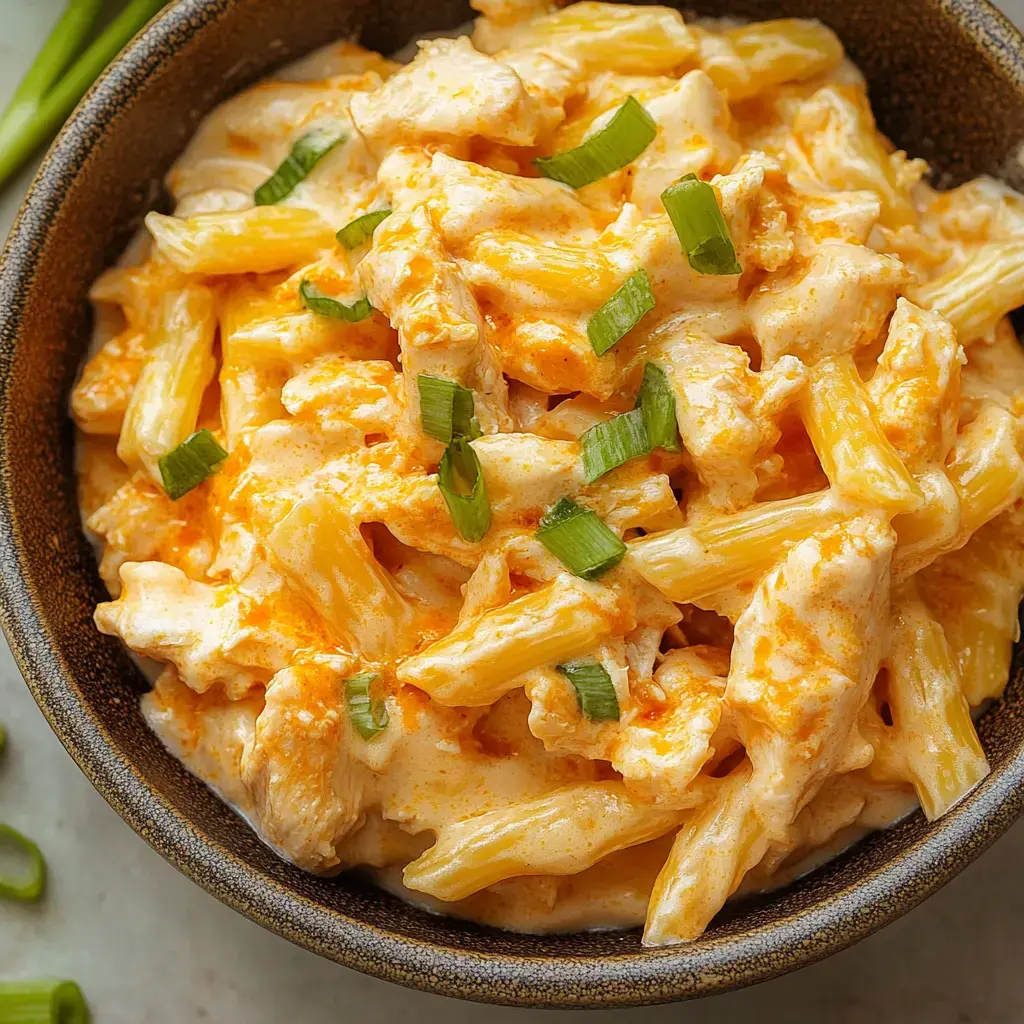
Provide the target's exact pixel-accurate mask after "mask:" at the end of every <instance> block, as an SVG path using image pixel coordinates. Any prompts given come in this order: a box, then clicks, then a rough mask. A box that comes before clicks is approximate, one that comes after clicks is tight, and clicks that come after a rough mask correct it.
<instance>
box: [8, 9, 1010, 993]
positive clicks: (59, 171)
mask: <svg viewBox="0 0 1024 1024" xmlns="http://www.w3.org/2000/svg"><path fill="white" fill-rule="evenodd" d="M686 6H687V7H691V8H692V7H695V8H696V9H697V10H698V11H699V13H702V14H723V13H730V14H735V15H740V16H744V17H748V18H767V17H777V16H780V15H795V16H804V17H819V18H821V19H822V20H823V21H825V22H827V23H828V24H829V25H830V26H831V27H832V28H834V29H835V30H836V31H837V32H838V34H839V36H840V37H841V38H842V39H843V41H844V43H845V44H846V46H847V49H848V51H849V53H850V55H851V56H852V57H853V59H854V60H856V61H857V62H858V63H859V64H860V66H861V68H862V69H863V70H864V72H865V73H866V75H867V78H868V81H869V83H870V85H871V94H872V99H873V102H874V105H875V110H876V111H877V114H878V117H879V121H880V124H881V127H882V129H883V130H884V131H886V132H887V134H889V135H890V137H891V138H893V139H894V141H895V142H896V143H897V144H898V145H900V146H903V147H906V148H907V149H908V150H909V151H910V152H911V153H912V154H913V155H917V156H923V157H925V158H927V159H928V160H929V161H930V162H931V164H932V166H933V168H934V171H935V176H936V180H937V181H938V182H939V183H940V184H943V185H948V184H955V183H956V182H958V181H959V180H962V179H963V178H965V177H969V176H973V175H975V174H978V173H982V172H988V173H994V174H998V175H1000V176H1002V177H1004V178H1005V179H1006V180H1008V181H1010V183H1011V184H1016V185H1017V186H1018V187H1020V186H1021V185H1022V184H1024V170H1022V168H1021V166H1020V164H1019V163H1018V162H1017V160H1016V154H1017V152H1018V147H1019V146H1020V144H1021V143H1022V140H1024V40H1022V38H1021V37H1020V36H1019V35H1018V34H1017V33H1016V32H1015V31H1014V29H1013V28H1012V27H1011V25H1010V24H1009V23H1008V22H1007V21H1006V19H1005V18H1004V17H1002V15H1000V14H999V13H998V12H997V11H996V10H995V9H994V8H993V7H992V6H990V5H989V4H988V3H985V2H982V0H957V2H956V3H953V2H950V0H942V2H940V0H900V3H892V2H887V0H871V2H869V0H840V2H836V3H831V2H828V0H786V2H783V0H778V2H771V0H733V2H731V3H730V4H729V6H728V8H727V9H726V8H725V7H724V6H722V5H720V4H719V3H716V2H713V0H698V2H694V3H689V2H688V3H687V5H686ZM469 15H470V11H469V9H468V7H466V6H465V5H464V4H463V3H462V2H460V0H433V2H432V3H430V4H423V3H414V2H408V0H334V2H332V3H324V2H323V0H287V2H282V0H183V2H180V3H178V4H177V5H175V6H173V7H172V8H170V9H169V10H167V11H166V12H165V13H163V14H162V15H161V16H160V17H159V18H158V19H157V20H156V21H154V22H153V23H152V24H151V25H150V26H149V27H148V28H147V29H146V30H145V31H144V32H143V33H142V34H141V35H140V36H139V37H138V38H137V39H136V40H135V41H134V42H133V43H132V44H131V45H130V46H129V47H128V49H127V50H126V51H125V52H124V53H123V54H122V55H121V56H120V57H119V58H118V60H117V61H116V62H115V63H114V64H113V66H112V67H111V68H110V70H109V71H108V72H107V73H106V75H105V76H104V77H103V79H101V81H100V82H99V83H98V84H97V85H96V86H95V88H94V89H93V90H92V91H91V92H90V93H89V95H88V96H87V97H86V99H85V100H84V101H83V103H82V104H81V106H80V107H79V108H78V110H77V111H76V112H75V114H74V116H73V117H72V118H71V120H70V121H69V122H68V124H67V126H66V127H65V128H64V130H63V131H62V132H61V134H60V136H59V138H58V139H57V141H56V142H55V143H54V145H53V148H52V149H51V150H50V152H49V154H48V155H47V157H46V160H45V161H44V163H43V165H42V167H41V169H40V171H39V174H38V176H37V178H36V180H35V182H34V183H33V185H32V188H31V190H30V192H29V194H28V197H27V199H26V200H25V204H24V206H23V207H22V210H21V213H20V215H19V217H18V220H17V223H16V224H15V227H14V230H13V232H12V234H11V236H10V240H9V241H8V244H7V247H6V249H5V251H4V255H3V260H2V266H0V572H2V577H0V618H2V622H3V628H4V631H5V632H6V634H7V637H8V640H9V641H10V644H11V647H12V648H13V650H14V653H15V656H16V658H17V660H18V664H19V666H20V668H21V671H22V673H23V674H24V676H25V679H26V681H27V683H28V685H29V687H30V689H31V690H32V693H33V695H34V697H35V699H36V700H37V701H38V703H39V706H40V707H41V708H42V710H43V712H44V714H45V715H46V717H47V719H48V720H49V722H50V724H51V726H52V727H53V729H54V731H55V732H56V733H57V735H58V736H59V737H60V739H61V741H62V742H63V743H64V745H65V746H66V747H67V749H68V750H69V752H70V753H71V755H72V756H73V757H74V759H75V760H76V761H77V762H78V764H79V766H80V767H81V769H82V770H83V771H84V772H85V774H86V775H87V776H88V777H89V779H90V780H91V781H92V782H93V784H94V785H95V786H96V788H97V789H98V790H99V791H100V793H102V795H103V796H104V797H105V798H106V800H107V801H108V802H109V803H110V804H111V805H112V806H113V807H114V808H115V810H116V811H117V812H118V813H119V814H120V815H121V816H122V817H123V818H124V819H125V821H127V822H128V824H129V825H131V826H132V828H134V829H135V831H136V832H138V833H139V835H141V836H142V837H143V838H144V839H145V840H146V841H147V842H148V843H150V845H152V846H153V847H154V848H155V849H156V850H157V851H158V852H159V853H160V854H162V855H163V856H164V857H165V858H167V860H169V861H170V862H171V863H172V864H174V865H175V866H176V867H177V868H178V869H180V870H181V871H182V872H184V873H185V874H186V875H188V876H189V877H190V878H191V879H193V881H195V882H196V883H197V884H199V885H201V886H202V887H203V888H205V889H206V890H207V891H209V892H210V893H212V894H213V895H215V896H216V897H217V898H218V899H220V900H222V901H223V902H224V903H226V904H228V905H229V906H231V907H233V908H234V909H236V910H238V911H239V912H241V913H243V914H245V915H247V916H248V917H250V918H252V919H253V920H254V921H257V922H258V923H260V924H262V925H263V926H265V927H267V928H269V929H271V930H273V931H275V932H277V933H279V934H280V935H283V936H285V937H286V938H288V939H290V940H292V941H293V942H296V943H298V944H299V945H301V946H304V947H306V948H307V949H310V950H313V951H314V952H316V953H319V954H321V955H323V956H325V957H328V958H330V959H332V960H335V961H337V962H338V963H341V964H344V965H346V966H348V967H353V968H355V969H357V970H360V971H363V972H365V973H367V974H371V975H375V976H377V977H380V978H385V979H387V980H389V981H394V982H398V983H400V984H403V985H408V986H411V987H415V988H420V989H424V990H427V991H431V992H437V993H441V994H444V995H448V996H458V997H462V998H466V999H477V1000H483V1001H489V1002H495V1003H507V1004H512V1005H530V1006H547V1007H567V1006H573V1007H581V1006H605V1007H608V1006H626V1005H639V1004H646V1003H656V1002H667V1001H671V1000H677V999H685V998H691V997H695V996H701V995H705V994H709V993H713V992H720V991H723V990H727V989H731V988H736V987H739V986H742V985H747V984H753V983H755V982H759V981H764V980H766V979H768V978H772V977H775V976H777V975H780V974H783V973H785V972H787V971H791V970H794V969H796V968H799V967H803V966H805V965H806V964H809V963H812V962H813V961H815V960H819V959H821V958H823V957H826V956H828V955H829V954H831V953H834V952H836V951H837V950H840V949H842V948H844V947H846V946H849V945H851V944H852V943H854V942H856V941H857V940H858V939H861V938H863V937H864V936H866V935H868V934H869V933H870V932H872V931H874V930H876V929H877V928H880V927H882V926H883V925H885V924H887V923H888V922H890V921H892V920H894V919H896V918H898V917H899V916H901V915H902V914H905V913H906V912H907V911H909V910H911V909H912V908H913V907H915V906H916V905H917V904H918V903H920V902H921V901H922V900H923V899H925V897H927V896H928V895H929V894H931V893H933V892H934V891H935V890H936V889H938V888H939V887H940V886H942V885H943V884H944V883H945V882H947V881H948V880H949V879H950V878H952V877H953V876H954V875H955V874H956V873H957V872H958V871H960V870H961V869H962V868H963V867H964V866H965V865H967V864H968V863H969V862H970V861H971V860H972V859H973V858H974V857H976V856H977V855H978V854H979V853H981V852H982V851H983V850H984V849H985V848H986V847H987V846H988V845H989V844H990V843H991V842H992V841H993V840H995V839H996V837H998V836H999V835H1000V834H1001V833H1002V832H1004V831H1005V830H1006V829H1007V828H1008V827H1009V826H1010V824H1011V823H1012V822H1013V821H1014V819H1015V818H1016V817H1017V815H1018V813H1019V812H1020V811H1021V809H1022V805H1024V685H1022V676H1024V672H1022V664H1024V662H1022V659H1021V648H1020V645H1018V650H1017V652H1016V656H1015V663H1014V670H1013V672H1012V676H1011V680H1012V681H1011V684H1010V686H1009V688H1008V690H1007V693H1006V697H1005V699H1004V700H1003V701H1002V702H1000V703H998V704H996V705H995V706H993V707H991V708H990V709H989V710H988V711H987V712H986V713H985V714H984V715H983V716H982V718H981V720H980V723H979V732H980V735H981V739H982V742H983V744H984V746H985V749H986V751H987V753H988V757H989V760H990V762H991V765H992V773H991V775H990V776H989V777H988V778H987V779H986V780H985V782H984V783H983V784H982V785H981V786H980V787H979V788H978V789H977V790H975V791H974V792H973V793H971V795H970V796H969V797H968V798H967V799H966V800H964V801H963V802H962V803H961V804H960V805H958V806H957V807H956V808H955V809H954V810H952V811H951V812H950V813H949V814H947V815H946V816H945V817H944V818H942V819H941V820H940V821H938V822H935V823H933V824H930V825H929V824H928V823H926V822H925V820H924V818H923V817H922V816H921V814H920V813H917V814H915V815H914V816H913V817H911V818H909V819H907V820H905V821H903V822H902V823H901V824H899V825H897V826H895V827H894V828H892V829H890V830H888V831H886V832H882V833H877V834H875V835H872V836H871V837H869V838H867V839H865V840H864V841H862V842H861V843H859V844H858V845H856V846H855V847H854V848H852V849H851V850H849V851H847V852H846V853H845V854H843V855H842V856H840V857H839V858H837V859H836V860H834V861H832V862H831V863H829V864H828V865H826V866H825V867H823V868H820V869H819V870H817V871H815V872H813V873H812V874H810V875H809V876H807V877H805V878H803V879H802V880H800V881H798V882H797V883H795V884H793V885H791V886H789V887H788V888H787V889H785V890H783V891H781V892H779V893H776V894H774V895H771V896H768V897H760V898H758V899H756V900H751V901H745V902H742V903H738V904H731V905H729V906H728V907H727V909H726V911H725V912H723V914H722V915H720V916H719V918H717V919H716V921H715V923H714V924H713V926H712V927H711V928H710V929H709V930H708V932H707V933H706V934H705V935H704V937H703V938H701V939H700V940H698V941H695V942H692V943H690V944H688V945H684V946H676V947H674V948H672V947H670V948H662V949H656V950H644V949H642V948H641V946H640V942H639V934H638V933H637V932H590V933H584V934H573V935H549V936H528V935H518V934H511V933H506V932H501V931H497V930H495V929H489V928H485V927H479V926H475V925H471V924H467V923H464V922H461V921H456V920H454V919H449V918H443V917H437V916H433V915H430V914H428V913H426V912H424V911H421V910H419V909H416V908H415V907H412V906H410V905H408V904H406V903H403V902H400V901H399V900H398V899H396V898H394V897H392V896H390V895H388V894H386V893H385V892H383V891H381V890H379V889H377V888H375V887H373V886H372V885H371V884H370V883H368V882H367V881H365V880H362V879H360V878H359V877H358V876H343V877H341V878H338V879H325V878H318V877H314V876H312V875H309V874H306V873H304V872H302V871H300V870H299V869H297V868H295V867H293V866H292V865H290V864H288V863H285V862H284V861H282V860H280V859H279V858H278V857H277V856H276V855H275V854H274V853H272V852H271V850H270V849H268V848H267V847H266V846H264V845H263V843H262V842H260V841H259V840H258V839H257V838H256V836H255V835H254V834H253V833H252V831H250V829H249V827H248V826H247V825H246V824H245V822H243V821H242V820H241V819H240V818H238V817H237V816H235V814H234V813H233V812H232V811H230V810H229V809H228V808H227V807H225V806H224V805H223V804H222V803H221V802H220V801H219V800H218V799H217V798H216V797H215V796H214V795H213V794H212V793H211V792H210V791H209V790H207V789H206V788H205V787H204V786H202V785H201V784H200V783H199V782H197V781H196V780H195V779H194V778H193V777H192V776H190V775H189V774H188V773H187V772H186V771H185V770H184V768H183V767H182V766H181V765H180V764H179V763H178V762H177V761H176V760H175V759H174V758H172V757H171V756H170V755H169V754H168V753H167V752H166V751H165V750H164V749H163V747H162V746H161V745H160V743H159V742H158V741H157V739H156V737H155V736H154V735H153V734H152V733H151V732H150V731H149V729H148V728H147V727H146V725H145V723H144V722H143V720H142V717H141V715H140V714H139V711H138V701H137V697H138V694H139V693H140V692H141V690H142V688H143V686H144V683H143V679H142V677H141V675H140V674H139V672H138V671H137V670H136V669H135V667H134V666H133V664H132V663H131V661H130V660H129V659H128V656H127V654H126V653H125V651H124V650H123V648H122V647H121V645H120V644H119V643H118V642H116V641H114V640H112V639H111V638H109V637H105V636H101V635H100V634H99V633H98V632H97V631H96V629H95V627H94V626H93V622H92V611H93V608H94V607H95V605H96V603H97V601H99V600H102V599H104V597H105V594H104V591H103V588H102V585H101V583H100V580H99V576H98V574H97V570H96V564H95V560H94V557H93V552H92V550H91V549H90V547H89V545H88V543H87V542H86V540H85V538H84V537H83V535H82V531H81V525H80V521H79V515H78V510H77V506H76V500H75V486H74V481H73V476H72V441H73V430H72V425H71V422H70V420H69V418H68V416H67V413H66V408H67V396H68V390H69V388H70V386H71V384H72V381H73V378H74V376H75V371H76V368H77V366H78V365H79V362H80V360H81V358H82V355H83V353H84V351H85V347H86V344H87V340H88V331H89V309H88V304H87V302H86V291H87V289H88V286H89V284H90V282H91V281H92V280H93V279H94V278H95V277H96V276H97V274H99V273H100V271H101V270H103V269H104V268H105V267H106V266H108V265H109V264H110V263H111V262H112V261H113V260H114V259H115V258H116V257H117V255H118V253H119V252H120V250H121V248H122V247H123V246H124V245H125V243H126V242H127V240H128V238H129V236H130V234H131V233H132V231H133V230H134V229H135V228H136V227H137V226H138V224H139V221H140V218H141V216H142V215H143V214H144V213H145V212H146V210H147V209H149V208H150V207H151V206H152V205H153V204H154V203H156V202H157V201H158V200H159V198H160V194H161V187H160V181H161V177H162V175H163V173H164V172H165V171H166V170H167V168H168V166H169V165H170V163H171V162H172V160H173V158H174V157H175V156H176V154H177V153H178V152H179V151H180V150H181V149H182V148H183V146H184V145H185V142H186V140H187V139H188V138H189V136H190V135H191V134H192V132H193V131H194V129H195V127H196V125H197V124H198V122H199V119H200V118H201V117H202V116H203V115H204V114H205V113H206V112H207V111H208V110H210V108H211V107H213V106H214V105H215V104H216V103H218V102H219V101H221V100H223V99H224V98H226V97H227V96H229V95H231V94H232V93H234V92H236V91H238V90H239V89H241V88H243V87H244V86H246V85H248V84H249V83H251V82H252V81H253V80H255V79H256V78H258V77H259V76H261V75H263V74H265V73H267V72H268V71H269V70H271V69H272V68H274V67H275V66H277V65H280V64H281V63H283V62H285V61H287V60H289V59H292V58H294V57H296V56H299V55H301V54H302V53H304V52H306V51H308V50H310V49H311V48H313V47H315V46H317V45H319V44H322V43H324V42H326V41H329V40H331V39H334V38H337V37H340V36H351V37H354V38H359V39H360V40H361V41H362V42H363V43H364V44H366V45H367V46H369V47H372V48H374V49H377V50H381V51H383V52H385V53H386V52H389V51H393V50H396V49H398V48H399V47H400V46H402V45H403V44H404V43H406V42H407V41H408V40H409V39H410V38H411V37H413V36H415V35H417V34H418V33H421V32H425V31H428V30H433V29H442V28H448V27H452V26H455V25H458V24H460V23H461V22H463V21H464V20H466V18H467V17H469Z"/></svg>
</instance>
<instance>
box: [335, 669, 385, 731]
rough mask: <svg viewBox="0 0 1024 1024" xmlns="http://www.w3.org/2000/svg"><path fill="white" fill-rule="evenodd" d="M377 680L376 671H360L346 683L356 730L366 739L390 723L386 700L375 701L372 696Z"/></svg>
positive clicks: (350, 715)
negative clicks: (372, 688)
mask: <svg viewBox="0 0 1024 1024" xmlns="http://www.w3.org/2000/svg"><path fill="white" fill-rule="evenodd" d="M376 681H377V673H376V672H360V674H359V675H357V676H353V677H352V678H351V679H349V680H347V681H346V683H345V701H346V703H347V704H348V715H349V718H351V719H352V725H353V727H354V728H355V730H356V732H357V733H359V735H360V736H362V737H363V739H364V740H372V739H373V737H374V736H376V735H377V733H379V732H383V731H384V729H385V727H386V726H387V724H388V709H387V707H386V705H385V704H384V701H382V700H377V701H375V700H374V699H373V698H372V697H371V696H370V687H371V686H372V685H373V684H374V683H375V682H376Z"/></svg>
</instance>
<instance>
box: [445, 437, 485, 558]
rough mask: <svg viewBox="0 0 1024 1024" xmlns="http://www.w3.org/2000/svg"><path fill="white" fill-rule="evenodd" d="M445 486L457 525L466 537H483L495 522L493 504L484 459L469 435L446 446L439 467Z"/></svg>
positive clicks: (450, 508)
mask: <svg viewBox="0 0 1024 1024" xmlns="http://www.w3.org/2000/svg"><path fill="white" fill-rule="evenodd" d="M437 486H438V487H439V488H440V489H441V494H442V495H443V496H444V500H445V504H446V505H447V506H448V512H449V513H450V514H451V517H452V522H453V523H454V524H455V529H456V530H458V531H459V533H460V534H461V536H462V537H464V538H465V539H466V540H468V541H470V542H472V543H474V544H475V543H476V542H477V541H478V540H482V539H483V537H484V534H486V533H487V531H488V530H489V529H490V526H491V506H490V503H489V502H488V500H487V487H486V485H485V484H484V473H483V470H482V469H481V468H480V460H479V459H478V458H477V456H476V452H475V451H473V446H472V445H471V444H470V443H469V441H468V439H467V438H465V437H456V438H455V439H454V440H453V441H452V443H451V444H450V445H448V447H447V448H445V450H444V455H442V456H441V463H440V465H439V466H438V467H437Z"/></svg>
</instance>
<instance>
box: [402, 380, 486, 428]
mask: <svg viewBox="0 0 1024 1024" xmlns="http://www.w3.org/2000/svg"><path fill="white" fill-rule="evenodd" d="M416 388H417V390H418V391H419V394H420V423H421V424H422V426H423V432H424V433H425V434H429V435H430V436H431V437H433V438H436V439H437V440H438V441H443V442H444V443H445V444H447V443H448V442H449V441H451V440H453V439H454V438H456V437H468V438H469V439H470V440H473V439H474V438H477V437H479V436H480V433H481V431H480V424H479V423H478V422H477V419H476V417H475V416H474V415H473V392H472V391H470V390H469V388H464V387H463V386H462V385H461V384H457V383H456V382H455V381H453V380H447V379H446V378H445V377H432V376H430V374H428V373H421V374H419V375H418V376H417V377H416Z"/></svg>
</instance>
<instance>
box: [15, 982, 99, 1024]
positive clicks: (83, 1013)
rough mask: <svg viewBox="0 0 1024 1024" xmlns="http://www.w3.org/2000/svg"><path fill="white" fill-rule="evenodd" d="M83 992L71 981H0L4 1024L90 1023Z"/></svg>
mask: <svg viewBox="0 0 1024 1024" xmlns="http://www.w3.org/2000/svg"><path fill="white" fill-rule="evenodd" d="M91 1019H92V1018H91V1017H90V1015H89V1007H88V1006H87V1005H86V1003H85V998H84V997H83V995H82V990H81V989H80V988H79V987H78V986H77V985H76V984H75V983H74V982H73V981H59V980H57V979H55V978H46V979H41V980H38V981H0V1021H3V1024H89V1021H90V1020H91Z"/></svg>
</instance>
